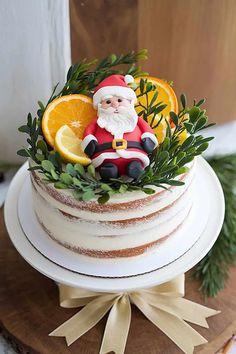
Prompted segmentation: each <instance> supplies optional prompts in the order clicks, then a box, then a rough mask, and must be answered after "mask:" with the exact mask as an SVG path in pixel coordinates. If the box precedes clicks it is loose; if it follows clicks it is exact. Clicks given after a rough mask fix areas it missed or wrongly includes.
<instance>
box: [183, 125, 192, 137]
mask: <svg viewBox="0 0 236 354" xmlns="http://www.w3.org/2000/svg"><path fill="white" fill-rule="evenodd" d="M184 126H185V128H186V130H187V132H188V133H190V134H191V133H193V124H192V123H186V122H185V123H184Z"/></svg>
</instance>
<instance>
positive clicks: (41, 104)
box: [38, 101, 45, 111]
mask: <svg viewBox="0 0 236 354" xmlns="http://www.w3.org/2000/svg"><path fill="white" fill-rule="evenodd" d="M38 105H39V107H40V109H41V110H42V111H44V110H45V107H44V105H43V103H42V102H41V101H38Z"/></svg>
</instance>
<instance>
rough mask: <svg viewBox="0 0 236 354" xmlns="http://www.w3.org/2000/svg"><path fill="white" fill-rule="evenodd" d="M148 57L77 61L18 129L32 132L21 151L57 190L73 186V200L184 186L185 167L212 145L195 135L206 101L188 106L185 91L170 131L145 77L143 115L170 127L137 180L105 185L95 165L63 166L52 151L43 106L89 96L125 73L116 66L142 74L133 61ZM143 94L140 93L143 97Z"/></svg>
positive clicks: (203, 120)
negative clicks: (182, 136)
mask: <svg viewBox="0 0 236 354" xmlns="http://www.w3.org/2000/svg"><path fill="white" fill-rule="evenodd" d="M144 58H146V50H143V51H140V52H138V53H135V52H131V53H128V54H126V55H120V56H116V55H114V54H113V55H111V56H109V57H106V58H104V59H103V60H102V61H101V62H100V63H99V64H97V66H96V67H95V69H94V71H92V70H91V69H92V67H93V66H94V65H95V62H96V61H94V60H93V61H90V62H88V61H87V60H83V61H81V62H80V63H78V64H75V65H73V66H72V67H71V68H70V69H69V71H68V74H67V82H66V84H65V85H64V87H63V88H62V90H61V91H60V92H59V93H58V94H56V89H57V86H55V88H54V90H53V92H52V95H51V97H50V98H49V100H48V103H47V105H46V106H44V105H43V103H42V102H40V101H39V102H38V105H39V109H38V111H37V117H35V118H34V119H33V118H32V116H31V114H30V113H29V115H28V118H27V125H24V126H22V127H20V128H19V131H21V132H23V133H26V134H28V136H29V137H28V138H27V142H28V144H29V147H28V148H24V149H21V150H19V151H18V154H19V155H20V156H24V157H30V158H31V159H32V160H33V161H34V162H35V163H36V165H35V166H32V167H31V169H32V170H39V172H40V173H42V174H43V175H44V180H45V181H47V182H48V183H53V184H54V186H55V187H56V188H59V189H60V188H63V189H71V190H72V191H73V194H74V196H75V198H78V199H82V200H89V199H91V198H94V197H97V198H98V202H100V203H105V202H107V201H108V200H109V198H110V196H112V195H113V194H116V193H124V192H125V191H127V190H129V191H134V190H141V191H143V192H144V193H147V194H151V193H154V192H155V191H154V190H153V189H152V188H149V187H147V185H151V184H153V185H154V186H158V187H160V186H161V187H163V188H166V185H181V184H182V182H180V181H178V180H176V179H175V178H176V177H177V176H179V175H180V174H182V173H185V172H187V168H186V167H185V165H186V164H187V163H189V162H190V161H192V160H193V158H194V157H195V156H196V155H199V154H201V153H202V152H203V151H204V150H205V149H206V148H207V147H208V141H206V140H204V139H203V137H202V136H201V135H200V136H195V133H196V132H198V131H199V130H200V129H204V128H205V127H206V123H207V117H206V116H205V110H201V109H200V107H199V106H200V105H201V103H202V102H203V100H201V101H199V102H198V105H194V106H193V107H192V108H186V97H185V96H184V95H181V102H182V106H183V109H182V110H181V111H180V112H179V114H178V115H177V114H176V113H174V112H172V114H171V117H172V120H173V122H174V124H175V128H174V129H171V127H170V124H169V122H168V120H167V119H166V118H165V117H163V115H162V114H161V112H162V111H163V109H165V107H166V105H164V104H163V103H162V102H160V101H159V102H158V101H156V98H157V97H158V93H157V92H156V86H155V85H154V84H153V83H152V82H148V80H147V79H142V78H141V80H140V83H139V89H140V93H141V96H144V97H146V104H143V105H142V107H143V115H142V117H143V119H145V120H146V121H148V119H149V118H150V116H151V117H154V119H153V123H154V120H156V119H155V118H156V117H158V122H157V124H156V123H155V125H157V126H158V125H159V124H160V123H161V121H162V120H163V119H165V120H166V125H167V129H166V137H165V139H164V142H163V143H161V144H160V145H159V148H158V149H157V150H156V151H154V152H153V154H152V155H151V156H150V161H151V163H150V165H149V166H148V167H147V168H146V169H145V170H144V171H143V173H142V174H141V176H140V177H139V178H138V179H137V180H133V181H131V182H129V184H127V182H126V180H125V179H124V178H123V177H120V178H118V179H116V180H110V181H109V182H106V183H103V182H102V181H101V180H98V179H96V178H95V170H94V168H93V166H91V165H90V166H88V168H84V167H83V166H82V165H79V164H67V165H65V164H64V163H62V161H61V159H60V156H59V154H58V153H57V152H55V151H53V150H52V148H51V147H50V146H49V145H48V144H47V142H46V140H45V139H44V137H43V136H42V130H41V121H42V117H43V114H44V111H45V109H46V108H47V106H48V104H50V102H51V101H52V100H54V99H55V98H57V97H60V96H62V95H66V94H70V93H86V94H89V95H91V90H92V89H94V87H95V86H96V85H97V84H98V83H99V82H100V81H101V80H102V79H104V78H105V77H107V76H109V75H111V73H115V74H117V73H122V74H123V75H124V74H126V73H127V71H126V72H125V71H124V70H118V69H114V67H116V66H119V65H121V64H128V65H131V66H130V67H129V69H128V72H129V73H131V72H134V71H135V70H136V73H140V72H141V69H139V68H138V69H135V63H136V62H137V61H138V60H140V59H144ZM151 91H153V92H154V96H153V98H152V99H151V100H150V102H149V99H148V93H149V92H151ZM141 96H140V95H139V97H141ZM160 114H161V115H160ZM159 115H160V116H159ZM186 115H188V119H186V118H185V116H186ZM184 129H187V130H188V132H189V137H188V138H187V139H186V141H184V142H181V141H180V140H179V135H180V133H181V132H182V131H183V130H184ZM193 135H194V136H193ZM157 138H158V137H157ZM210 139H211V138H209V140H210Z"/></svg>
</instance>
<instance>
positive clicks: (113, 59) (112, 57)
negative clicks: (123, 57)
mask: <svg viewBox="0 0 236 354" xmlns="http://www.w3.org/2000/svg"><path fill="white" fill-rule="evenodd" d="M110 58H111V64H113V63H115V61H116V59H117V56H116V55H115V54H111V56H110Z"/></svg>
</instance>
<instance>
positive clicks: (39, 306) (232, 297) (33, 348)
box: [0, 209, 236, 354]
mask: <svg viewBox="0 0 236 354" xmlns="http://www.w3.org/2000/svg"><path fill="white" fill-rule="evenodd" d="M95 281H96V280H95ZM0 284H1V286H0V328H1V329H2V331H3V333H4V334H5V335H6V336H7V337H8V338H9V339H10V341H11V342H12V343H15V345H17V347H18V348H21V351H22V352H23V353H29V354H33V353H34V354H35V353H40V354H55V353H57V354H67V353H80V354H97V353H99V347H100V344H101V340H102V335H103V331H104V328H105V323H106V318H103V319H102V320H101V321H100V322H99V323H98V324H97V325H96V326H95V327H94V328H93V329H91V330H90V331H89V332H87V333H86V334H84V335H83V336H82V337H81V338H80V339H79V340H77V341H76V342H75V343H73V344H72V345H71V346H70V347H67V346H66V343H65V341H64V338H58V337H49V336H48V333H50V332H51V331H52V330H53V329H55V328H56V327H57V326H58V325H60V324H61V323H62V322H64V321H65V320H67V319H69V318H70V317H71V316H72V315H73V314H75V313H76V312H77V310H76V309H63V308H60V307H59V304H58V291H57V287H56V285H55V283H54V282H53V281H52V280H50V279H48V278H46V277H45V276H43V275H42V274H40V273H39V272H37V271H36V270H35V269H34V268H32V267H31V266H30V265H29V264H28V263H26V262H25V261H24V259H23V258H22V257H21V256H20V255H19V254H18V253H17V251H16V250H15V248H14V247H13V245H12V244H11V241H10V239H9V237H8V234H7V231H6V228H5V224H4V219H3V210H2V209H1V210H0ZM235 284H236V268H235V269H232V270H231V273H230V279H229V281H228V284H227V288H226V289H225V290H223V291H221V293H220V294H219V295H218V296H217V298H212V299H206V300H204V299H203V298H202V296H201V294H200V293H199V291H198V287H199V284H197V282H195V281H193V280H192V279H191V276H190V274H187V280H186V297H187V298H188V299H190V300H194V301H196V302H199V303H201V304H204V305H206V306H209V307H212V308H215V309H218V310H221V311H222V312H221V314H219V315H217V316H214V317H212V318H209V320H208V323H209V326H210V329H205V328H201V327H199V326H193V327H194V328H195V329H196V330H197V331H198V332H199V333H201V334H202V335H203V336H204V337H205V338H206V339H208V340H209V341H212V340H214V338H217V336H218V335H219V334H220V333H221V332H222V331H224V330H225V328H226V327H228V326H229V325H230V324H231V323H232V322H233V321H234V320H235V319H236V306H235V305H236V287H235ZM203 348H204V346H199V347H197V348H196V349H195V352H196V353H197V352H198V353H199V352H201V351H202V350H203ZM204 350H205V349H204ZM177 353H182V351H181V350H180V349H178V348H177V347H176V345H175V344H174V343H172V342H171V341H170V340H169V339H168V337H166V336H165V335H164V334H163V333H162V332H161V331H160V330H159V329H157V328H156V327H155V326H154V325H153V324H152V323H151V322H149V321H148V320H147V319H146V318H145V316H144V315H143V314H142V313H141V312H140V311H139V310H138V309H137V308H135V307H133V308H132V322H131V327H130V332H129V337H128V341H127V346H126V350H125V354H177ZM207 354H208V352H207ZM209 354H213V353H211V352H209Z"/></svg>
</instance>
